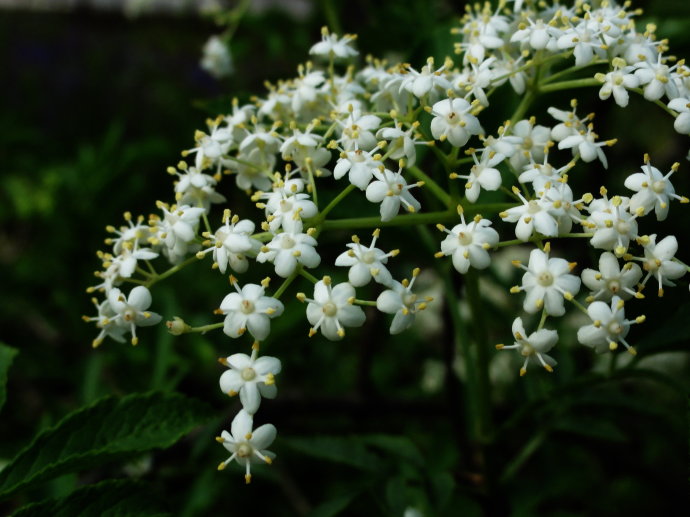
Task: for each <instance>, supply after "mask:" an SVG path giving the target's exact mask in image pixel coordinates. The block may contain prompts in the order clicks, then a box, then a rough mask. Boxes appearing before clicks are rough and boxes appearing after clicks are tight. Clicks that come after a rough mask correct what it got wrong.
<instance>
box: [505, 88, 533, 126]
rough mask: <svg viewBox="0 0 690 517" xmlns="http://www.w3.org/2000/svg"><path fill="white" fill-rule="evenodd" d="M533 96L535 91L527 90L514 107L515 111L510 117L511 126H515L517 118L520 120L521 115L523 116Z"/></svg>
mask: <svg viewBox="0 0 690 517" xmlns="http://www.w3.org/2000/svg"><path fill="white" fill-rule="evenodd" d="M535 98H536V95H535V93H534V92H533V91H532V90H531V89H530V90H527V92H526V93H525V96H524V97H523V98H522V100H521V101H520V104H518V107H517V108H516V109H515V113H513V116H512V117H510V127H511V128H512V127H514V126H515V123H516V122H517V121H518V120H521V119H522V117H524V116H525V113H527V110H528V109H529V107H530V105H531V104H532V102H533V101H534V99H535Z"/></svg>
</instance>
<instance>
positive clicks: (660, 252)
mask: <svg viewBox="0 0 690 517" xmlns="http://www.w3.org/2000/svg"><path fill="white" fill-rule="evenodd" d="M640 242H641V243H642V244H644V258H635V260H639V261H641V262H642V269H644V270H645V271H646V272H647V276H645V278H644V280H642V285H646V284H647V280H649V279H650V278H651V277H654V278H656V280H657V282H658V283H659V291H658V294H659V296H663V295H664V289H663V286H664V285H676V284H674V283H673V282H672V281H671V280H675V279H677V278H680V277H682V276H683V275H684V274H685V273H686V272H687V268H686V267H685V266H684V265H683V264H680V263H678V262H675V261H674V260H673V258H674V255H675V254H676V251H678V240H677V239H676V238H675V237H674V236H673V235H667V236H666V237H664V238H663V239H661V240H660V241H659V242H656V234H654V235H650V236H648V237H647V236H645V237H641V238H640Z"/></svg>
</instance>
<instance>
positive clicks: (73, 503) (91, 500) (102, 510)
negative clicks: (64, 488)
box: [12, 480, 172, 517]
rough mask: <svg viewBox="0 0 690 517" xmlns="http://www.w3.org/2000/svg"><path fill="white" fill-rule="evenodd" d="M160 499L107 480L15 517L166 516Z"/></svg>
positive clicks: (141, 487) (141, 486)
mask: <svg viewBox="0 0 690 517" xmlns="http://www.w3.org/2000/svg"><path fill="white" fill-rule="evenodd" d="M163 508H164V506H163V504H162V502H161V501H160V500H158V499H157V498H155V497H151V490H150V488H148V487H147V486H146V485H145V484H143V483H139V482H135V481H131V480H108V481H103V482H102V483H98V484H96V485H87V486H85V487H82V488H79V489H77V490H75V491H74V492H73V493H71V494H70V495H68V496H67V497H64V498H61V499H50V500H47V501H41V502H39V503H33V504H29V505H27V506H24V507H22V508H20V509H19V510H18V511H17V513H15V514H14V515H13V516H12V517H73V516H74V515H79V517H163V516H169V515H172V514H170V513H168V512H165V511H164V510H163Z"/></svg>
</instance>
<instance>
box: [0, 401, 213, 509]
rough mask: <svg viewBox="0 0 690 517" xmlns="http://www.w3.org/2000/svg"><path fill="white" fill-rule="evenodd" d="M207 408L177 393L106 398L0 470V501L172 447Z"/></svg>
mask: <svg viewBox="0 0 690 517" xmlns="http://www.w3.org/2000/svg"><path fill="white" fill-rule="evenodd" d="M211 416H212V412H211V410H210V409H209V408H208V406H206V405H205V404H203V403H202V402H200V401H197V400H194V399H190V398H188V397H185V396H183V395H180V394H176V393H158V392H153V393H143V394H140V393H137V394H133V395H129V396H127V397H123V398H116V397H106V398H104V399H101V400H99V401H97V402H96V403H94V404H93V405H91V406H88V407H86V408H83V409H79V410H77V411H74V412H73V413H70V414H69V415H67V416H66V417H65V418H64V419H62V420H61V421H60V422H58V423H57V424H56V425H55V426H53V427H51V428H49V429H47V430H45V431H43V432H41V433H40V434H39V435H38V436H37V437H36V438H34V440H33V441H32V442H31V444H29V445H28V446H27V447H26V448H25V449H24V450H23V451H21V452H20V453H19V454H18V455H17V457H16V458H14V460H13V461H12V462H11V463H10V464H9V465H7V467H5V468H4V469H3V470H2V472H0V499H1V498H4V497H7V496H8V495H10V494H12V493H14V492H16V491H17V490H19V489H21V488H25V487H27V486H30V485H33V484H36V483H39V482H41V481H45V480H47V479H51V478H53V477H56V476H58V475H62V474H66V473H69V472H76V471H79V470H84V469H88V468H91V467H94V466H96V465H99V464H102V463H105V462H108V461H113V460H122V459H125V458H128V457H133V456H136V455H139V454H141V453H142V452H145V451H149V450H152V449H163V448H166V447H170V446H171V445H172V444H174V443H175V442H176V441H177V440H179V439H180V438H181V437H182V436H184V435H185V434H187V433H188V432H189V431H191V430H192V429H193V428H194V427H196V426H197V425H199V424H202V423H203V422H205V421H207V420H208V419H209V418H210V417H211Z"/></svg>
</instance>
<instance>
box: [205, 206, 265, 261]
mask: <svg viewBox="0 0 690 517" xmlns="http://www.w3.org/2000/svg"><path fill="white" fill-rule="evenodd" d="M223 221H224V223H225V224H224V225H223V226H221V227H220V228H219V229H218V230H217V231H216V233H214V234H213V235H210V234H208V233H205V234H204V237H207V238H208V243H209V244H211V247H210V248H207V249H205V250H203V251H200V252H199V253H197V256H198V257H201V256H203V255H204V254H206V253H208V252H209V251H212V252H213V265H214V267H217V268H218V270H219V271H220V272H221V273H225V271H226V269H227V267H228V264H229V265H230V267H231V268H232V270H233V271H236V272H237V273H244V272H245V271H247V269H248V268H249V261H248V260H247V255H248V254H249V255H251V256H256V254H257V253H258V252H259V249H260V248H261V243H260V242H259V241H257V240H256V239H252V238H251V236H252V234H253V233H254V223H253V222H252V221H250V220H249V219H242V220H240V218H239V216H238V215H237V214H235V215H233V216H232V217H230V210H228V209H225V211H224V213H223ZM205 245H208V244H205Z"/></svg>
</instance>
